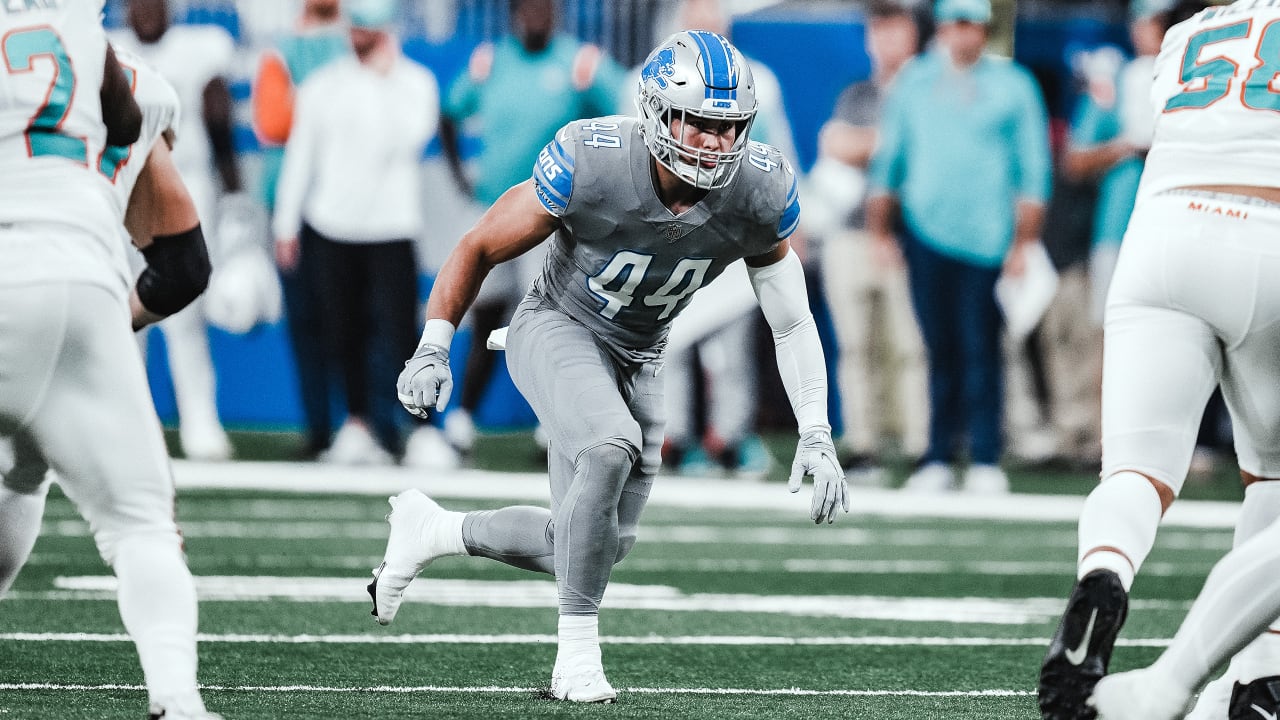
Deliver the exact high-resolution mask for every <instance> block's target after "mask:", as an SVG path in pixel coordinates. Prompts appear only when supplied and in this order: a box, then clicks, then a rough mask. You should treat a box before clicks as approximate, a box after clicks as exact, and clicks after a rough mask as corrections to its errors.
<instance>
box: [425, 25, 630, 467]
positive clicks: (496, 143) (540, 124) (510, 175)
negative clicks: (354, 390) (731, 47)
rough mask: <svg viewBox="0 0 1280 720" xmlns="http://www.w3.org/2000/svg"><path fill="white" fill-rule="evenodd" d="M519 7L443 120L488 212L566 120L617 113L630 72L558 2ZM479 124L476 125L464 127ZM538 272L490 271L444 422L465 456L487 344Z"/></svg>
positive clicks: (452, 149) (449, 150)
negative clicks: (568, 25)
mask: <svg viewBox="0 0 1280 720" xmlns="http://www.w3.org/2000/svg"><path fill="white" fill-rule="evenodd" d="M510 8H511V10H510V12H511V15H510V21H511V33H510V34H508V35H505V36H503V37H501V38H498V39H497V40H494V41H493V42H485V43H481V44H480V45H479V46H478V47H476V49H475V50H474V51H473V52H472V53H471V59H470V61H469V62H468V64H467V68H466V70H465V71H464V72H463V73H462V74H461V75H459V76H458V78H457V79H456V80H455V81H454V82H453V84H452V85H451V86H450V87H449V90H448V92H447V94H446V96H445V99H444V103H443V113H442V117H441V122H440V143H441V149H442V150H443V152H444V155H445V158H446V159H447V160H448V162H449V166H450V169H451V170H452V173H453V178H454V180H455V181H456V182H457V184H458V188H459V190H460V191H461V192H462V194H463V195H467V196H471V197H474V198H475V200H476V201H477V202H478V203H479V204H480V205H481V206H482V207H484V208H488V207H489V206H490V205H492V204H493V203H494V201H495V200H497V199H498V197H499V196H500V195H502V193H504V192H506V190H507V188H510V187H511V186H513V185H517V184H519V183H521V182H523V181H525V180H527V179H528V177H529V168H530V167H531V166H532V165H533V162H534V160H535V159H537V156H538V152H539V151H540V150H541V149H542V147H543V146H544V145H545V144H546V142H547V138H548V137H551V136H552V135H553V134H555V132H556V131H557V130H559V129H560V128H561V127H563V126H564V125H565V124H567V123H568V122H570V121H571V120H576V119H578V118H584V117H595V116H599V115H612V114H614V113H615V112H617V108H618V102H619V100H618V92H619V89H620V88H621V87H622V83H623V76H624V73H625V70H623V69H622V67H621V66H619V65H618V64H617V63H616V62H615V61H614V60H612V59H611V58H610V57H608V56H607V55H606V54H604V52H603V51H601V50H600V48H598V47H596V46H595V45H590V44H586V43H582V42H579V41H578V40H576V39H575V38H572V37H570V36H568V35H565V34H562V33H559V32H557V31H556V15H555V3H554V2H553V0H512V2H511V6H510ZM473 122H474V123H475V124H476V125H477V127H474V128H471V127H466V128H464V127H463V124H464V123H466V124H467V125H468V126H470V125H471V124H472V123H473ZM463 130H467V131H469V132H474V133H475V134H476V135H478V137H479V140H480V145H481V147H480V152H479V155H478V156H477V157H476V158H475V163H474V175H472V174H469V172H468V168H467V167H466V166H464V164H463V157H462V152H461V148H460V142H459V141H460V138H459V135H460V132H461V131H463ZM521 262H526V263H527V262H528V261H527V260H524V259H522V260H521ZM534 262H536V260H535V261H534ZM509 265H510V264H509ZM540 269H541V268H536V270H540ZM531 278H532V273H521V272H519V271H517V269H516V268H515V267H506V268H503V269H502V270H500V271H497V272H495V273H494V274H493V275H491V276H490V277H489V280H488V282H487V283H486V284H485V287H484V288H482V289H481V291H480V296H479V297H478V298H477V299H476V302H475V304H474V305H473V306H472V308H471V315H470V317H471V330H472V334H471V349H470V351H469V352H468V354H467V361H466V366H465V368H464V370H463V373H462V389H461V392H460V393H459V398H458V407H457V408H454V409H452V410H451V411H450V412H449V413H448V414H447V415H446V416H445V420H444V430H445V436H446V437H447V438H448V439H449V442H450V443H451V444H453V446H454V447H455V448H456V449H457V450H458V451H459V452H462V453H464V454H466V453H468V452H469V451H470V449H471V444H472V442H473V439H474V426H473V424H472V420H471V416H472V415H473V414H474V413H475V410H476V408H477V406H479V404H480V399H481V397H482V395H483V393H484V389H485V387H486V386H487V385H488V381H489V378H490V376H491V374H492V372H493V364H494V354H493V353H492V352H489V351H488V350H487V349H486V348H485V340H486V339H487V338H488V336H489V333H490V331H492V330H494V329H497V328H499V327H502V326H503V325H505V324H506V323H507V322H508V321H509V320H510V317H511V313H512V312H513V311H514V310H515V306H516V303H517V302H519V300H520V298H521V297H522V296H523V295H524V291H525V290H526V289H527V288H526V287H525V285H526V284H527V280H529V279H531Z"/></svg>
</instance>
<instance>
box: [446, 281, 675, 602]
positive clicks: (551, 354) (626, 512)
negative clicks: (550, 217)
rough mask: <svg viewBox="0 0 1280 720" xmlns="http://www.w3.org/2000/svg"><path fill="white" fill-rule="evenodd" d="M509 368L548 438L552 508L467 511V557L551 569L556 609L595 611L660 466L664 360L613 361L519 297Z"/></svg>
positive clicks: (589, 339)
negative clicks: (634, 362)
mask: <svg viewBox="0 0 1280 720" xmlns="http://www.w3.org/2000/svg"><path fill="white" fill-rule="evenodd" d="M507 366H508V368H509V369H510V371H511V377H512V379H513V380H514V381H515V384H516V387H517V388H519V390H520V392H521V393H523V394H524V397H525V399H526V400H528V401H529V404H530V405H531V406H532V407H533V410H534V412H536V413H537V415H538V420H539V421H540V422H541V423H542V426H543V428H544V429H545V430H546V431H547V434H548V436H549V437H550V447H549V450H548V470H549V472H550V480H551V507H550V509H549V510H548V509H545V508H538V507H529V506H514V507H506V508H502V509H499V510H492V511H482V512H472V513H468V515H467V518H466V520H465V522H464V523H463V539H464V540H465V542H466V545H467V550H468V552H470V553H471V554H472V555H481V556H484V557H489V558H493V559H495V560H498V561H500V562H503V563H506V564H508V565H512V566H515V567H518V568H524V569H526V570H535V571H538V572H545V573H552V574H554V575H555V578H556V586H557V588H558V591H559V597H560V614H562V615H594V614H596V613H598V612H599V609H600V600H601V598H603V597H604V589H605V586H606V585H608V583H609V575H610V573H611V572H612V570H613V565H614V564H615V563H617V562H618V561H620V560H622V558H624V557H626V555H627V553H628V552H630V551H631V548H632V546H634V544H635V540H636V529H637V524H638V522H639V519H640V513H641V511H642V510H643V509H644V505H645V502H646V501H647V500H648V498H649V489H650V488H651V487H652V486H653V478H654V476H655V475H656V474H657V472H658V465H659V463H660V462H661V455H660V453H661V448H662V430H663V403H662V377H661V376H660V375H659V371H660V370H661V363H660V362H649V363H643V364H627V363H622V362H619V361H618V360H617V359H616V358H615V357H613V356H612V355H611V354H610V353H609V352H608V351H607V350H606V349H605V348H604V347H602V346H601V345H600V343H599V342H598V341H597V340H596V337H595V335H594V334H593V333H592V332H591V331H590V330H588V329H587V328H585V327H583V326H582V325H580V324H578V323H577V322H575V321H573V320H572V319H570V318H569V317H567V316H566V315H564V314H563V313H560V312H558V311H555V310H550V309H547V308H544V307H539V306H538V305H537V303H536V302H533V301H530V300H527V299H526V300H525V302H523V303H521V305H520V308H519V309H518V310H517V311H516V315H515V318H514V319H513V320H512V323H511V329H510V331H509V334H508V335H507Z"/></svg>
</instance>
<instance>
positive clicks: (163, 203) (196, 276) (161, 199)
mask: <svg viewBox="0 0 1280 720" xmlns="http://www.w3.org/2000/svg"><path fill="white" fill-rule="evenodd" d="M125 229H127V230H128V231H129V234H130V235H131V236H133V238H134V245H136V246H137V247H138V249H139V250H141V251H142V254H143V256H144V257H145V258H146V260H147V267H146V268H145V269H143V271H142V274H141V275H139V276H138V281H137V283H136V284H135V285H134V287H133V290H132V292H130V294H129V310H130V315H131V316H132V320H133V329H134V330H140V329H141V328H143V327H146V326H147V325H149V324H151V323H153V322H157V321H159V320H163V319H164V318H166V317H168V316H169V315H172V314H173V313H176V312H178V311H179V310H181V309H182V308H184V307H186V306H187V305H189V304H191V302H192V301H193V300H195V299H196V298H197V297H199V296H200V293H202V292H204V290H205V288H206V287H207V286H208V284H209V275H210V274H211V273H212V267H211V265H210V264H209V251H208V248H207V247H206V246H205V242H204V234H203V232H202V231H201V229H200V218H199V216H198V215H197V214H196V206H195V202H194V201H193V200H192V199H191V195H190V194H189V193H188V192H187V186H186V185H185V184H184V183H183V182H182V176H181V175H179V174H178V168H177V167H176V166H175V165H174V164H173V158H172V155H171V154H170V150H169V143H168V142H157V143H156V144H155V145H154V146H153V147H152V149H151V153H150V154H149V155H148V156H147V162H146V165H144V166H143V168H142V173H141V174H140V175H139V176H138V182H137V184H136V185H134V188H133V194H132V195H130V196H129V207H128V209H127V210H126V212H125Z"/></svg>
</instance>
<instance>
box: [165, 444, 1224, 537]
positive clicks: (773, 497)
mask: <svg viewBox="0 0 1280 720" xmlns="http://www.w3.org/2000/svg"><path fill="white" fill-rule="evenodd" d="M173 468H174V477H175V480H176V482H177V484H178V488H179V489H180V490H181V489H186V488H220V489H237V490H272V491H277V492H298V493H306V494H310V495H316V494H322V493H349V494H361V495H392V494H395V493H398V492H400V491H402V490H407V489H409V488H411V487H416V488H419V489H421V490H423V491H424V492H426V493H427V494H428V495H433V496H439V497H456V498H487V499H508V500H524V501H532V502H542V503H545V502H546V501H547V476H546V475H545V474H543V473H502V472H492V471H486V470H469V469H462V470H453V471H449V472H432V473H430V474H428V473H424V472H423V471H421V470H414V469H412V468H402V467H385V468H384V467H378V468H366V467H362V468H350V467H341V466H334V465H326V464H324V463H289V462H234V463H205V462H193V461H189V460H174V461H173ZM809 494H810V491H809V490H808V489H805V490H804V491H802V492H799V493H795V494H792V493H788V492H787V491H786V487H785V486H784V485H782V484H781V483H744V482H741V481H739V480H719V479H711V478H678V479H677V478H672V477H660V478H659V479H658V481H657V482H655V483H654V485H653V490H652V492H651V494H650V496H649V503H650V504H651V505H664V506H672V507H691V508H717V509H735V510H761V511H777V512H778V513H779V514H784V515H789V516H791V517H795V518H805V517H807V516H808V514H809ZM1083 504H1084V498H1083V497H1078V496H1064V495H1031V494H1018V495H1007V496H1003V497H988V496H971V495H966V494H964V493H947V494H941V495H916V494H913V495H909V496H908V495H904V494H902V493H900V492H898V491H896V490H879V489H872V488H856V489H854V490H853V500H852V505H853V510H854V512H855V513H857V514H860V515H883V516H892V517H940V518H961V519H995V520H1042V521H1058V522H1072V523H1073V522H1075V521H1076V520H1078V519H1079V517H1080V508H1081V506H1082V505H1083ZM1239 510H1240V506H1239V503H1235V502H1210V501H1204V500H1200V501H1195V500H1182V501H1179V502H1176V503H1174V504H1173V507H1171V508H1170V509H1169V512H1168V513H1167V514H1166V515H1165V517H1164V519H1163V520H1162V521H1161V525H1162V526H1165V527H1167V526H1173V525H1178V526H1183V527H1204V528H1233V527H1235V521H1236V516H1237V515H1238V514H1239Z"/></svg>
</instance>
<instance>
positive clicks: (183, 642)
mask: <svg viewBox="0 0 1280 720" xmlns="http://www.w3.org/2000/svg"><path fill="white" fill-rule="evenodd" d="M114 570H115V573H116V577H117V578H118V579H119V581H120V589H119V598H118V600H119V605H120V617H121V619H122V620H124V626H125V629H126V630H128V631H129V636H130V637H132V638H133V642H134V645H135V646H137V649H138V658H139V660H140V661H141V662H142V674H143V676H144V677H145V679H146V684H147V693H148V695H150V697H151V702H153V703H156V704H158V705H160V706H161V707H164V708H166V709H168V710H172V711H176V712H182V713H193V714H194V713H197V712H202V711H203V710H204V704H203V702H201V700H200V692H199V690H198V688H197V685H196V625H197V610H196V589H195V583H194V582H193V581H192V579H191V572H190V571H189V570H188V569H187V563H186V560H185V558H184V557H183V555H182V548H181V546H180V540H179V538H178V536H177V534H176V533H175V534H174V535H172V536H168V535H164V534H144V535H136V536H133V537H129V538H126V539H125V540H123V541H122V542H120V544H119V546H118V547H117V549H116V557H115V563H114Z"/></svg>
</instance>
